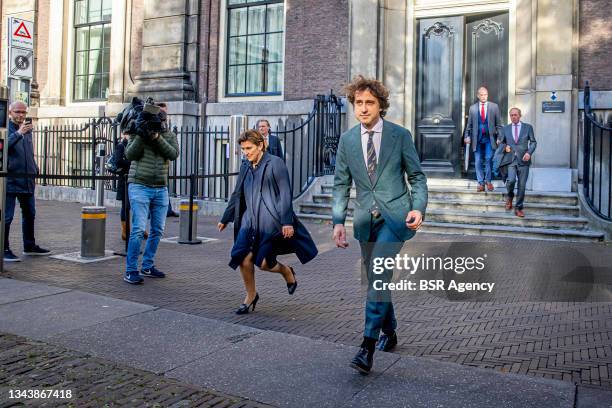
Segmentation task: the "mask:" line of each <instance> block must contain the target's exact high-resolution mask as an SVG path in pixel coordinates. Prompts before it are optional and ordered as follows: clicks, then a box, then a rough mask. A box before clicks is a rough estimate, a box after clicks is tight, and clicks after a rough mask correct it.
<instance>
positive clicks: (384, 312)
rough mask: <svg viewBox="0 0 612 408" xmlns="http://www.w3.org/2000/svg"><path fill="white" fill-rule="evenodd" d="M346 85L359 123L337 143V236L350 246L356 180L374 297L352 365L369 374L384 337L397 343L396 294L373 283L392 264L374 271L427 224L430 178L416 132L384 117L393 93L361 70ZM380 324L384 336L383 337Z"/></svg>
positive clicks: (386, 275)
mask: <svg viewBox="0 0 612 408" xmlns="http://www.w3.org/2000/svg"><path fill="white" fill-rule="evenodd" d="M345 89H346V94H347V97H348V100H349V101H350V102H351V104H353V107H354V113H355V117H356V118H357V120H358V121H359V122H360V124H359V125H357V126H355V127H353V128H352V129H350V130H349V131H348V132H346V133H345V134H343V135H342V136H341V137H340V143H339V145H338V153H337V157H336V173H335V176H334V193H333V197H334V204H333V223H334V241H335V242H336V246H338V247H339V248H346V247H347V246H348V242H347V240H346V230H345V228H344V222H345V218H346V211H347V205H348V200H349V194H350V190H351V185H352V183H353V182H355V187H356V188H357V199H356V200H355V211H354V217H353V229H354V234H355V238H356V239H357V240H358V241H359V244H360V247H361V257H362V262H363V264H362V266H363V267H364V268H365V271H366V273H367V277H368V291H367V292H368V296H367V300H366V305H365V328H364V338H363V342H362V343H361V347H360V350H359V352H358V353H357V355H356V356H355V358H354V359H353V360H352V362H351V366H352V367H353V368H355V369H357V370H359V371H360V372H362V373H368V372H369V371H370V369H371V368H372V363H373V358H374V349H375V347H376V342H377V340H378V342H379V349H381V350H384V351H389V350H391V349H393V347H395V345H396V344H397V335H396V333H395V329H396V326H397V322H396V319H395V313H394V310H393V303H392V302H391V294H390V293H389V292H381V291H377V290H375V289H374V287H373V280H383V281H385V282H388V281H390V280H391V278H392V277H393V269H385V270H384V272H382V273H381V274H378V273H377V274H374V273H373V272H372V262H373V259H375V258H378V257H395V256H396V254H397V253H398V252H399V251H400V249H401V248H402V246H403V244H404V241H407V240H409V239H410V238H412V237H413V236H414V234H415V231H416V230H417V229H419V227H420V226H421V223H422V222H423V216H424V214H425V207H426V206H427V179H426V177H425V174H424V173H423V172H422V171H421V165H420V162H419V157H418V155H417V152H416V150H415V147H414V143H413V141H412V136H411V135H410V132H409V131H408V130H407V129H404V128H403V127H401V126H399V125H396V124H394V123H391V122H389V121H386V120H383V119H382V117H383V116H384V115H385V113H386V111H387V109H388V108H389V91H388V90H387V89H386V88H385V87H384V86H383V84H382V83H381V82H379V81H377V80H374V79H366V78H364V77H363V76H357V77H356V78H355V79H353V81H352V82H351V83H350V84H348V85H347V86H346V88H345ZM406 175H407V176H408V177H407V179H408V183H409V184H410V187H411V192H410V191H409V189H408V185H407V183H406V178H405V176H406ZM381 330H382V332H383V335H382V336H380V339H379V334H380V331H381Z"/></svg>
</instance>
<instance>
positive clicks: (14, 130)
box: [4, 102, 51, 262]
mask: <svg viewBox="0 0 612 408" xmlns="http://www.w3.org/2000/svg"><path fill="white" fill-rule="evenodd" d="M27 113H28V106H27V105H26V104H25V103H23V102H13V103H12V104H11V105H10V106H9V116H10V119H11V120H10V122H9V138H8V139H9V140H8V171H9V173H19V174H38V166H37V165H36V161H35V160H34V145H33V143H32V119H31V118H26V114H27ZM16 200H19V205H20V206H21V214H22V219H21V230H22V234H23V253H24V254H25V255H49V254H50V253H51V252H50V251H49V250H47V249H43V248H41V247H39V246H38V245H36V241H35V239H34V218H35V216H36V209H35V200H34V178H29V177H7V180H6V213H5V216H4V262H19V261H21V259H19V258H18V257H17V256H16V255H15V254H14V253H13V251H11V249H10V246H9V232H10V229H11V222H12V221H13V215H14V214H15V201H16Z"/></svg>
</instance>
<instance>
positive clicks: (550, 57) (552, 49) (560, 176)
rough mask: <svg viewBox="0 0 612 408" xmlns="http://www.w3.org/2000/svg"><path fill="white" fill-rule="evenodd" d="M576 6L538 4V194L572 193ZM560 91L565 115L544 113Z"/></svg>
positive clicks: (547, 0)
mask: <svg viewBox="0 0 612 408" xmlns="http://www.w3.org/2000/svg"><path fill="white" fill-rule="evenodd" d="M574 7H575V5H574V2H573V1H558V0H538V2H537V45H536V55H537V60H536V81H535V82H536V83H535V85H536V97H535V112H534V113H535V133H536V138H537V140H538V148H537V150H536V153H535V155H534V160H533V162H534V165H533V166H532V171H531V173H532V174H531V176H532V177H531V183H530V184H531V188H532V189H534V190H554V191H571V187H572V175H571V169H570V151H571V143H572V140H571V135H572V114H573V112H574V109H573V105H572V84H573V75H572V56H573V51H572V46H573V44H574V38H573V32H574V29H573V27H574ZM552 91H556V93H557V97H558V99H557V100H558V101H565V112H564V113H542V102H544V101H548V100H550V97H551V92H552Z"/></svg>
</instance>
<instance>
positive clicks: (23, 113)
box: [12, 110, 28, 115]
mask: <svg viewBox="0 0 612 408" xmlns="http://www.w3.org/2000/svg"><path fill="white" fill-rule="evenodd" d="M12 112H13V113H17V114H20V115H25V114H26V113H28V111H18V110H14V111H12Z"/></svg>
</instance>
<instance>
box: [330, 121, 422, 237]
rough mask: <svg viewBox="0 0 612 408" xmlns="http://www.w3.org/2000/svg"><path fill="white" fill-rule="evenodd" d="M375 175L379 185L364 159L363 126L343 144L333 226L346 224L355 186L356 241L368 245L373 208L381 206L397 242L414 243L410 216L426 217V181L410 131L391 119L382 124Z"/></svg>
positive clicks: (338, 161) (351, 132)
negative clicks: (351, 194) (407, 218)
mask: <svg viewBox="0 0 612 408" xmlns="http://www.w3.org/2000/svg"><path fill="white" fill-rule="evenodd" d="M376 173H377V178H376V181H375V182H374V183H372V182H371V181H370V178H369V177H368V171H367V169H366V164H365V161H364V158H363V148H362V145H361V126H360V125H357V126H355V127H354V128H352V129H350V130H349V131H348V132H346V133H344V134H343V135H342V136H341V137H340V143H339V144H338V153H337V155H336V173H335V175H334V193H333V195H334V204H333V209H332V212H333V222H334V225H336V224H344V221H345V219H346V210H347V206H348V201H349V195H350V191H351V186H352V182H353V181H354V182H355V187H356V189H357V198H356V200H355V211H354V216H353V229H354V233H355V239H357V240H358V241H362V242H365V241H368V239H369V237H370V208H372V206H373V204H374V203H376V204H378V208H379V209H380V212H381V213H382V216H383V217H384V219H385V223H387V225H388V226H389V227H390V228H391V229H392V230H393V231H394V232H395V234H396V235H397V236H398V238H399V239H401V240H404V241H406V240H409V239H410V238H412V237H413V236H414V234H415V231H413V230H410V229H408V228H407V227H406V216H407V215H408V212H409V211H411V210H413V209H414V210H419V211H420V212H421V213H422V214H423V216H425V208H426V207H427V178H426V177H425V174H424V173H423V171H422V170H421V164H420V161H419V156H418V154H417V152H416V149H415V147H414V142H413V141H412V136H411V135H410V132H409V131H408V130H407V129H404V128H403V127H401V126H398V125H396V124H394V123H391V122H388V121H386V120H385V121H383V131H382V138H381V144H380V153H379V159H378V166H377V170H376ZM405 176H407V177H405ZM406 181H407V182H406ZM408 185H410V187H409V186H408Z"/></svg>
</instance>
